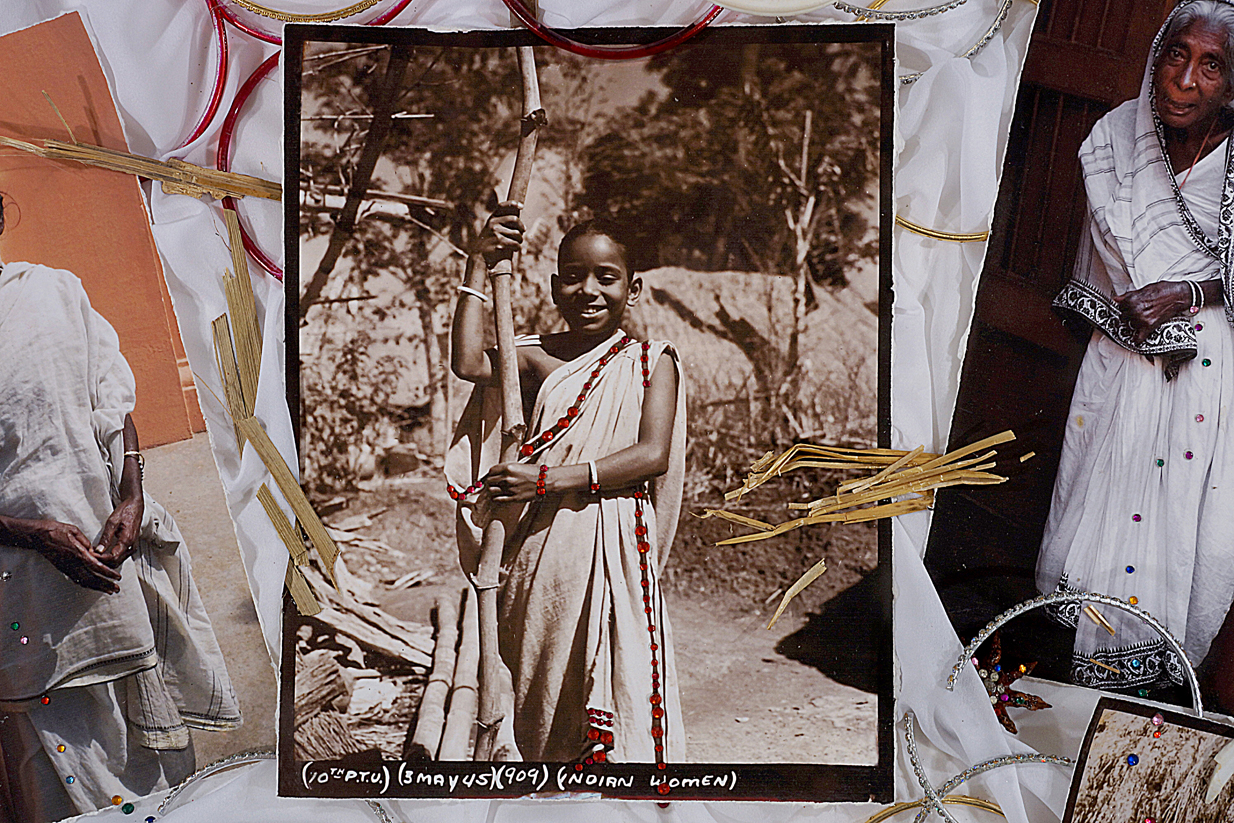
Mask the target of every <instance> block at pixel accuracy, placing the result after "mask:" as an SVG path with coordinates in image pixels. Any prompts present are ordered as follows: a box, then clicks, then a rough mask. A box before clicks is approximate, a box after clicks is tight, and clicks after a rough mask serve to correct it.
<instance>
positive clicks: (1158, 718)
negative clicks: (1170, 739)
mask: <svg viewBox="0 0 1234 823" xmlns="http://www.w3.org/2000/svg"><path fill="white" fill-rule="evenodd" d="M1164 722H1165V715H1163V714H1161V713H1160V712H1158V713H1157V714H1154V715H1153V719H1152V724H1153V725H1154V726H1160V725H1161V724H1162V723H1164Z"/></svg>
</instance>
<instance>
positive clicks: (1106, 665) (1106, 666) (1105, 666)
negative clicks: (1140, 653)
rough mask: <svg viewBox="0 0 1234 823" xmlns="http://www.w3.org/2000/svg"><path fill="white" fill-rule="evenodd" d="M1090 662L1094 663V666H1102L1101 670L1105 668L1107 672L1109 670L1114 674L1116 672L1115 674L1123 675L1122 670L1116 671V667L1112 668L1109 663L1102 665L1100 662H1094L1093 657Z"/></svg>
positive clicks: (1089, 659)
mask: <svg viewBox="0 0 1234 823" xmlns="http://www.w3.org/2000/svg"><path fill="white" fill-rule="evenodd" d="M1088 662H1089V663H1092V664H1093V665H1094V666H1100V667H1101V668H1103V669H1106V670H1108V671H1112V672H1114V673H1115V674H1122V673H1123V670H1122V669H1116V668H1115V667H1113V666H1111V665H1110V664H1108V663H1102V662H1101V661H1100V660H1093V659H1092V658H1091V657H1090V658H1088Z"/></svg>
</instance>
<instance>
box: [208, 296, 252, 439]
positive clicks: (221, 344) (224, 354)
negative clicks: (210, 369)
mask: <svg viewBox="0 0 1234 823" xmlns="http://www.w3.org/2000/svg"><path fill="white" fill-rule="evenodd" d="M210 328H211V331H213V333H214V359H215V360H216V361H217V362H218V367H219V375H221V376H222V378H223V395H224V397H226V398H227V411H228V413H229V414H230V415H231V421H232V424H233V425H234V424H235V422H236V421H237V420H243V419H244V418H246V417H251V416H252V414H253V412H252V410H251V409H248V408H246V407H245V403H244V390H243V388H242V387H241V384H240V369H239V366H237V364H236V354H235V352H234V351H233V350H232V347H231V346H232V343H231V324H230V323H229V322H228V320H227V315H226V314H220V315H219V316H218V317H216V318H214V322H212V323H211V324H210ZM236 443H237V445H238V446H239V447H240V449H241V451H243V449H244V436H243V435H242V434H240V428H239V426H237V427H236Z"/></svg>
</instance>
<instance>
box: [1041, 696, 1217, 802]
mask: <svg viewBox="0 0 1234 823" xmlns="http://www.w3.org/2000/svg"><path fill="white" fill-rule="evenodd" d="M1231 777H1234V726H1227V725H1225V724H1221V723H1213V722H1212V721H1209V720H1201V719H1197V718H1196V717H1194V716H1192V715H1186V714H1180V713H1178V712H1171V711H1158V710H1157V709H1156V708H1154V707H1153V706H1149V705H1144V704H1142V703H1133V702H1131V701H1128V700H1120V699H1116V698H1110V697H1103V698H1101V700H1100V701H1098V703H1097V708H1096V710H1095V711H1094V712H1093V719H1092V722H1091V723H1090V724H1089V727H1088V733H1087V735H1086V736H1085V739H1084V744H1083V746H1082V747H1081V749H1080V757H1079V765H1077V766H1076V770H1075V777H1074V778H1073V779H1072V782H1071V794H1070V796H1069V799H1068V802H1067V810H1066V812H1065V813H1064V815H1063V823H1122V821H1126V820H1170V821H1177V823H1230V822H1231V821H1234V780H1231Z"/></svg>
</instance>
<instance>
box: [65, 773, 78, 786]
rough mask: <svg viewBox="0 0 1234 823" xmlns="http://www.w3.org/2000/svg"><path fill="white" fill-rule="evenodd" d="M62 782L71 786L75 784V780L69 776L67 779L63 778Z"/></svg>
mask: <svg viewBox="0 0 1234 823" xmlns="http://www.w3.org/2000/svg"><path fill="white" fill-rule="evenodd" d="M64 782H65V783H68V784H69V785H72V784H74V783H76V782H77V778H76V777H73V775H71V774H70V775H69V776H68V777H66V778H64Z"/></svg>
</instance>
